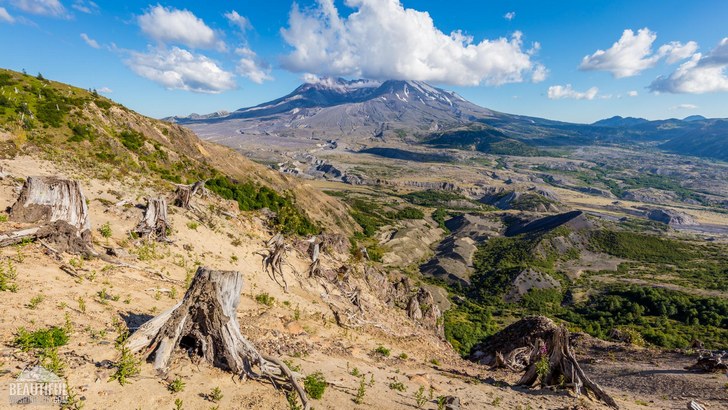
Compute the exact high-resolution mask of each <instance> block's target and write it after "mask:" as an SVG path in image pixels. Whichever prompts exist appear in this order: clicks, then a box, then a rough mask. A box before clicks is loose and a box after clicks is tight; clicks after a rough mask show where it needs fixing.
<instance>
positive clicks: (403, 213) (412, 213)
mask: <svg viewBox="0 0 728 410" xmlns="http://www.w3.org/2000/svg"><path fill="white" fill-rule="evenodd" d="M424 217H425V214H424V212H422V211H421V210H419V209H417V208H414V207H411V206H408V207H406V208H404V209H400V210H399V211H397V219H422V218H424Z"/></svg>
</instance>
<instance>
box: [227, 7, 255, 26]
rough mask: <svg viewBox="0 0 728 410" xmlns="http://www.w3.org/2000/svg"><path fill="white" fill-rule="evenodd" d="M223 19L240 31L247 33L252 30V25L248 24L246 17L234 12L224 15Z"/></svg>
mask: <svg viewBox="0 0 728 410" xmlns="http://www.w3.org/2000/svg"><path fill="white" fill-rule="evenodd" d="M225 18H226V19H227V20H228V21H229V22H230V24H234V25H235V26H237V27H238V28H239V29H240V31H247V30H250V29H251V28H253V25H252V24H250V20H248V18H247V17H245V16H241V15H240V14H238V12H237V11H235V10H233V11H231V12H228V13H225Z"/></svg>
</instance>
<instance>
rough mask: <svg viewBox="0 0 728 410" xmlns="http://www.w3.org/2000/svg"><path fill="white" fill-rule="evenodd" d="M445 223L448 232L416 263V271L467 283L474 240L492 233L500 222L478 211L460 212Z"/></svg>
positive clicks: (498, 226)
mask: <svg viewBox="0 0 728 410" xmlns="http://www.w3.org/2000/svg"><path fill="white" fill-rule="evenodd" d="M445 226H446V227H447V228H448V229H449V230H450V232H451V234H450V235H448V236H447V237H446V238H445V239H444V240H443V241H442V242H440V244H439V245H438V246H437V249H436V250H435V252H436V253H435V257H433V258H432V259H430V260H429V261H428V262H427V263H425V264H423V265H421V266H420V273H422V274H423V275H427V276H430V277H434V278H438V279H443V280H446V281H448V282H450V283H459V284H463V285H467V284H469V283H470V275H471V274H472V272H473V255H475V252H476V251H477V250H478V244H479V243H480V242H483V241H484V240H486V239H487V238H489V237H491V236H494V235H496V234H497V233H498V231H499V230H500V228H501V223H500V221H497V220H493V219H489V218H486V217H483V216H481V215H472V214H463V215H460V216H456V217H454V218H452V219H450V220H448V221H447V222H446V223H445Z"/></svg>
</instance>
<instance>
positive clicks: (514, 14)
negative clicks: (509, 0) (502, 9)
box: [503, 11, 516, 21]
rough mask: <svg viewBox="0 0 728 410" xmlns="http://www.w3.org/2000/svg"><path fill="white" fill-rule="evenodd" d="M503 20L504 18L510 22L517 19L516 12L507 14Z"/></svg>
mask: <svg viewBox="0 0 728 410" xmlns="http://www.w3.org/2000/svg"><path fill="white" fill-rule="evenodd" d="M503 18H504V19H506V20H508V21H511V20H513V19H514V18H516V12H515V11H509V12H508V13H506V14H505V15H504V16H503Z"/></svg>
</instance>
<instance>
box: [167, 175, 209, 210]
mask: <svg viewBox="0 0 728 410" xmlns="http://www.w3.org/2000/svg"><path fill="white" fill-rule="evenodd" d="M205 182H206V181H197V182H195V183H194V184H192V185H177V189H176V190H175V191H174V195H175V197H174V206H177V207H180V208H185V209H190V200H191V199H192V197H193V196H195V195H196V194H197V193H198V192H200V193H204V191H205Z"/></svg>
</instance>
